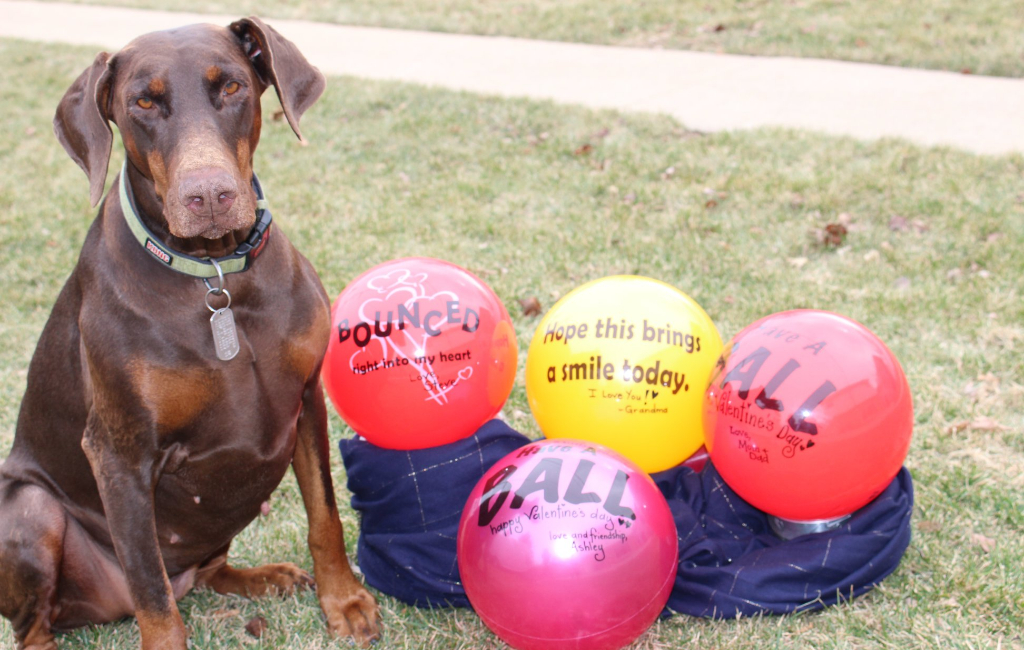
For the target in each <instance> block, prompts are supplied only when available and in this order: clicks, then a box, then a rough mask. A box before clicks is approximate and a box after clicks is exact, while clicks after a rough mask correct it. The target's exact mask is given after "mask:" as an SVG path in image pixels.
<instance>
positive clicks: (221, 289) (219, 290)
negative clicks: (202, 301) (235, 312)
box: [203, 257, 231, 306]
mask: <svg viewBox="0 0 1024 650" xmlns="http://www.w3.org/2000/svg"><path fill="white" fill-rule="evenodd" d="M210 264H213V268H215V269H217V279H218V280H219V281H220V286H219V287H217V288H216V289H214V288H213V287H211V286H210V280H209V279H208V278H203V283H204V284H205V285H206V288H207V289H209V290H210V291H212V292H214V293H215V294H217V295H220V294H221V293H227V291H228V290H227V289H225V288H224V271H222V270H221V268H220V264H218V263H217V260H215V259H213V258H212V257H211V258H210ZM206 293H207V295H209V293H210V292H209V291H207V292H206ZM228 304H231V299H230V298H229V299H228ZM207 306H209V303H207Z"/></svg>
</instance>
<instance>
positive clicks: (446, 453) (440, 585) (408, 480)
mask: <svg viewBox="0 0 1024 650" xmlns="http://www.w3.org/2000/svg"><path fill="white" fill-rule="evenodd" d="M528 442H530V440H529V438H527V437H526V436H524V435H522V434H521V433H518V432H516V431H514V430H512V429H511V428H510V427H509V426H508V425H507V424H505V423H504V422H502V421H501V420H491V421H490V422H487V423H486V424H484V425H483V426H482V427H480V429H479V430H478V431H477V432H476V433H475V434H474V435H472V436H470V437H469V438H464V439H463V440H459V441H456V442H453V443H451V444H447V445H442V446H440V447H431V448H428V449H417V450H415V451H398V450H393V449H382V448H380V447H377V446H375V445H372V444H370V443H369V442H367V441H366V440H363V439H361V438H349V439H343V440H341V442H340V443H339V447H340V448H341V456H342V459H343V460H344V462H345V469H346V470H347V472H348V489H349V491H350V492H351V493H352V507H353V508H355V509H356V510H357V511H358V512H359V513H360V515H361V521H360V529H359V542H358V547H357V555H358V561H359V568H360V570H361V571H362V572H363V575H365V576H366V582H367V583H369V584H370V585H371V586H373V587H374V588H376V589H379V590H381V591H382V592H384V593H386V594H388V595H391V596H394V597H395V598H397V599H399V600H401V601H402V602H404V603H408V604H410V605H417V606H419V607H444V606H449V605H450V606H454V607H469V600H468V599H467V598H466V592H465V590H464V589H463V588H462V583H461V582H460V581H459V568H458V564H457V563H456V561H455V540H456V535H457V533H458V530H459V518H460V517H461V516H462V507H463V506H464V505H465V504H466V501H467V500H468V499H469V493H470V492H472V491H473V488H474V487H476V484H477V482H478V481H479V480H480V478H481V477H482V476H483V475H484V472H485V471H487V469H488V468H490V467H491V465H493V464H495V463H496V462H498V461H499V460H501V459H502V458H504V457H505V456H506V455H508V454H509V453H511V452H513V451H515V450H516V449H518V448H520V447H522V446H523V445H525V444H527V443H528Z"/></svg>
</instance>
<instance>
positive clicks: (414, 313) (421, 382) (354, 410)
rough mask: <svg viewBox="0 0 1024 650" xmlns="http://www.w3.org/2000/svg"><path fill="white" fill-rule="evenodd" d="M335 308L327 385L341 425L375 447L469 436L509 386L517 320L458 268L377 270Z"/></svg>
mask: <svg viewBox="0 0 1024 650" xmlns="http://www.w3.org/2000/svg"><path fill="white" fill-rule="evenodd" d="M332 314H333V316H332V335H331V340H330V343H329V344H328V346H327V355H326V357H325V359H324V365H323V370H322V371H321V377H322V378H323V381H324V387H325V388H326V389H327V395H328V396H329V397H330V399H331V402H332V403H333V404H334V407H335V408H336V409H337V410H338V413H339V414H340V415H341V417H342V418H343V419H344V420H345V422H347V423H348V425H349V426H350V427H352V429H353V430H355V432H356V433H358V434H360V435H361V436H363V437H365V438H366V439H367V440H368V441H370V442H371V443H373V444H375V445H377V446H379V447H385V448H388V449H422V448H425V447H433V446H436V445H443V444H447V443H449V442H454V441H456V440H459V439H461V438H465V437H467V436H469V435H472V434H473V432H475V431H476V430H477V429H478V428H479V427H480V425H482V424H483V423H484V422H486V421H487V420H489V419H491V418H493V417H494V416H495V415H496V414H497V413H498V411H499V410H501V407H502V406H503V405H504V404H505V400H507V399H508V396H509V393H511V391H512V384H513V382H514V381H515V375H516V363H517V361H518V347H517V345H516V335H515V330H514V329H513V327H512V321H511V319H510V318H509V315H508V312H507V311H506V310H505V307H504V305H502V303H501V301H500V300H498V297H497V296H496V295H495V294H494V292H493V291H492V290H491V288H490V287H488V286H487V285H486V284H484V283H483V282H482V281H481V280H480V279H479V278H477V277H476V276H475V275H473V274H472V273H470V272H469V271H466V270H465V269H463V268H461V267H459V266H456V265H454V264H451V263H448V262H443V261H441V260H436V259H430V258H422V257H420V258H406V259H400V260H394V261H391V262H386V263H384V264H381V265H379V266H375V267H373V268H372V269H370V270H369V271H367V272H365V273H363V274H362V275H360V276H359V277H357V278H356V279H355V280H353V281H352V282H351V283H349V285H348V286H347V287H345V289H344V290H343V291H342V292H341V294H340V295H339V296H338V299H337V300H336V301H335V303H334V308H333V310H332Z"/></svg>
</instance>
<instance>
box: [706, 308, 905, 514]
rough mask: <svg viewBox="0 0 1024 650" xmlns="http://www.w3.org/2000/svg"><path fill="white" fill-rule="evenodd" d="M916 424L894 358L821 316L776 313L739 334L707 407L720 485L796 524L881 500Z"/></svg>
mask: <svg viewBox="0 0 1024 650" xmlns="http://www.w3.org/2000/svg"><path fill="white" fill-rule="evenodd" d="M913 428H914V412H913V405H912V402H911V395H910V386H909V385H908V383H907V379H906V377H905V376H904V374H903V369H902V368H901V367H900V364H899V362H898V361H897V360H896V357H895V356H894V355H893V353H892V352H891V351H890V350H889V348H887V347H886V346H885V344H884V343H882V341H881V340H880V339H879V338H878V337H877V336H875V335H874V334H873V333H872V332H870V331H869V330H868V329H867V328H866V327H864V326H863V325H861V324H860V323H857V322H855V321H852V320H850V319H849V318H846V317H844V316H840V315H838V314H833V313H830V312H826V311H817V310H794V311H786V312H782V313H778V314H773V315H771V316H768V317H766V318H762V319H761V320H759V321H757V322H756V323H754V324H752V325H750V326H749V327H747V328H746V329H744V330H743V331H741V332H740V333H739V334H737V335H736V336H734V337H733V339H732V340H731V341H729V342H728V343H726V345H725V351H724V352H723V354H722V358H721V359H719V362H718V366H717V368H716V371H715V373H714V374H713V375H712V378H711V384H710V386H709V387H708V389H707V391H706V393H705V399H704V434H705V444H706V446H707V448H708V451H709V453H710V455H711V461H712V462H713V463H714V465H715V468H716V469H717V470H718V472H719V473H720V474H721V476H722V478H723V479H724V480H725V482H726V483H727V484H728V485H729V486H730V487H731V488H732V489H733V490H735V491H736V493H737V494H739V495H740V496H741V497H743V499H745V500H746V501H747V502H749V503H750V504H751V505H753V506H755V507H756V508H759V509H760V510H763V511H764V512H766V513H768V514H770V515H774V516H776V517H779V518H782V519H786V520H790V521H797V522H808V521H816V520H828V519H835V518H838V517H843V516H845V515H848V514H850V513H852V512H854V511H855V510H857V509H858V508H860V507H862V506H864V505H866V504H867V503H869V502H870V501H871V500H873V499H874V498H875V497H876V496H878V495H879V494H881V492H882V491H883V490H885V488H886V487H887V486H888V485H889V483H890V482H891V481H892V480H893V478H894V477H895V476H896V474H897V472H899V470H900V467H901V466H902V464H903V461H904V459H905V458H906V456H907V451H908V450H909V448H910V437H911V433H912V431H913Z"/></svg>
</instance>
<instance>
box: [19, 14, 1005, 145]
mask: <svg viewBox="0 0 1024 650" xmlns="http://www.w3.org/2000/svg"><path fill="white" fill-rule="evenodd" d="M0 16H2V19H0V36H4V37H13V38H23V39H28V40H36V41H47V42H62V43H75V44H81V45H95V46H97V47H100V48H106V49H108V50H111V51H113V50H116V49H118V48H119V47H121V46H122V45H124V44H125V43H127V42H128V41H129V40H131V39H132V38H134V37H135V36H137V35H139V34H142V33H145V32H148V31H153V30H158V29H166V28H169V27H174V26H176V25H183V24H188V23H194V22H203V21H205V22H214V23H219V24H225V25H226V24H227V23H229V22H230V21H231V20H234V19H236V18H237V16H213V15H200V14H187V13H171V12H164V11H146V10H138V9H123V8H110V7H97V6H89V5H75V4H61V3H51V2H46V3H36V2H22V1H12V0H0ZM269 22H270V23H272V24H273V25H274V27H275V28H277V29H278V30H279V31H280V32H281V33H282V34H284V35H285V36H287V37H288V38H290V39H292V40H293V41H295V42H296V43H297V44H298V45H299V47H300V49H302V51H303V53H304V54H305V55H306V56H307V57H308V58H309V60H310V61H311V62H312V63H314V64H315V65H316V66H318V67H319V68H320V69H321V70H322V71H323V72H324V73H325V74H328V75H354V76H357V77H365V78H370V79H389V80H398V81H407V82H413V83H420V84H426V85H433V86H440V87H444V88H452V89H458V90H467V91H471V92H478V93H488V94H494V95H502V96H509V97H532V98H540V99H551V100H554V101H556V102H561V103H567V104H579V105H583V106H588V107H592V108H612V109H618V110H623V111H639V112H657V113H666V114H669V115H672V116H674V117H676V118H677V119H678V120H680V121H681V122H682V123H683V124H684V125H686V126H687V127H688V128H691V129H696V130H700V131H720V130H731V129H747V128H754V127H759V126H783V127H792V128H800V129H809V130H814V131H821V132H825V133H831V134H838V135H849V136H854V137H858V138H865V139H872V138H879V137H887V136H895V137H902V138H906V139H908V140H911V141H913V142H916V143H919V144H923V145H950V146H953V147H958V148H961V149H965V150H967V151H972V152H976V153H984V154H1002V153H1009V152H1024V80H1022V79H1004V78H996V77H979V76H971V75H962V74H958V73H952V72H937V71H928V70H913V69H905V68H893V67H888V66H880V65H871V64H862V63H847V62H841V61H825V60H819V59H795V58H787V57H751V56H740V55H729V54H709V53H704V52H683V51H675V50H644V49H634V48H621V47H608V46H599V45H580V44H573V43H555V42H548V41H531V40H525V39H513V38H502V37H482V36H464V35H452V34H438V33H426V32H411V31H401V30H392V29H377V28H367V27H346V26H340V25H327V24H321V23H312V22H307V21H293V20H270V21H269Z"/></svg>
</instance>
